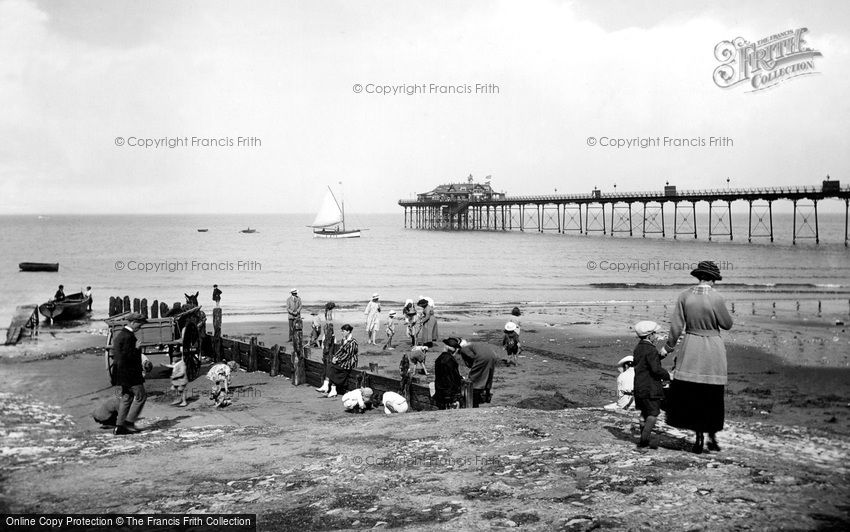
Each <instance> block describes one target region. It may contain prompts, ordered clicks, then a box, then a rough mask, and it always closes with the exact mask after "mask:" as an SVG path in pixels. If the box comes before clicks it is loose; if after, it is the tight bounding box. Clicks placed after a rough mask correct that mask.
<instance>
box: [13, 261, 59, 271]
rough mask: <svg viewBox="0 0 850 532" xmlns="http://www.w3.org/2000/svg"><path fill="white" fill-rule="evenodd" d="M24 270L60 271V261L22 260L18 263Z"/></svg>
mask: <svg viewBox="0 0 850 532" xmlns="http://www.w3.org/2000/svg"><path fill="white" fill-rule="evenodd" d="M18 268H20V270H21V271H22V272H58V271H59V263H58V262H22V263H20V264H18Z"/></svg>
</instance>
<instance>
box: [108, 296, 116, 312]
mask: <svg viewBox="0 0 850 532" xmlns="http://www.w3.org/2000/svg"><path fill="white" fill-rule="evenodd" d="M114 315H115V297H114V296H109V316H110V317H112V316H114Z"/></svg>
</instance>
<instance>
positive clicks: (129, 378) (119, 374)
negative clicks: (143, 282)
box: [112, 312, 148, 435]
mask: <svg viewBox="0 0 850 532" xmlns="http://www.w3.org/2000/svg"><path fill="white" fill-rule="evenodd" d="M147 321H148V320H146V319H145V317H144V316H142V315H141V314H139V313H138V312H131V313H130V314H129V315H128V316H127V325H125V326H124V328H123V329H121V330H120V331H118V333H117V334H116V335H115V337H114V338H113V339H112V359H113V360H114V362H115V384H117V385H118V386H120V387H121V397H120V399H119V405H118V418H117V419H116V421H115V434H116V435H122V434H135V433H137V432H139V429H138V428H136V419H138V417H139V414H141V412H142V408H143V407H144V406H145V401H146V400H147V393H146V392H145V377H144V376H143V375H142V350H141V349H139V347H137V345H136V344H137V339H136V331H138V330H139V329H141V328H142V325H143V324H144V323H146V322H147Z"/></svg>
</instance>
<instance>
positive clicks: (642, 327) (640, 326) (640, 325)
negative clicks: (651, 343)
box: [634, 320, 661, 338]
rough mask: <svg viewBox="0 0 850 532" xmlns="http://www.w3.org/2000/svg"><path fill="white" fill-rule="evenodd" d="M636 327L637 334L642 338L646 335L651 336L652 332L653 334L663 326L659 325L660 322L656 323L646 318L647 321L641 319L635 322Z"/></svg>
mask: <svg viewBox="0 0 850 532" xmlns="http://www.w3.org/2000/svg"><path fill="white" fill-rule="evenodd" d="M634 329H635V334H636V335H638V336H639V337H641V338H644V337H646V336H649V335H650V334H652V333H654V332H658V331H660V330H661V327H659V326H658V324H657V323H655V322H654V321H649V320H646V321H639V322H637V323H635V327H634Z"/></svg>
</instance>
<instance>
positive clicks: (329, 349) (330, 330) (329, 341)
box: [316, 301, 336, 393]
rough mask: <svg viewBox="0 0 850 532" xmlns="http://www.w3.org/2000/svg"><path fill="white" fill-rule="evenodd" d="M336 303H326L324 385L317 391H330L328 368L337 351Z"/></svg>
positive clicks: (323, 342)
mask: <svg viewBox="0 0 850 532" xmlns="http://www.w3.org/2000/svg"><path fill="white" fill-rule="evenodd" d="M335 308H336V303H334V302H333V301H329V302H327V303H326V304H325V319H324V323H323V324H322V332H324V340H323V341H322V385H321V386H320V387H319V388H316V391H317V392H321V393H328V392H329V391H330V385H331V383H330V379H328V368H329V367H330V365H331V359H332V358H333V356H334V354H335V353H336V344H335V343H334V309H335Z"/></svg>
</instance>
